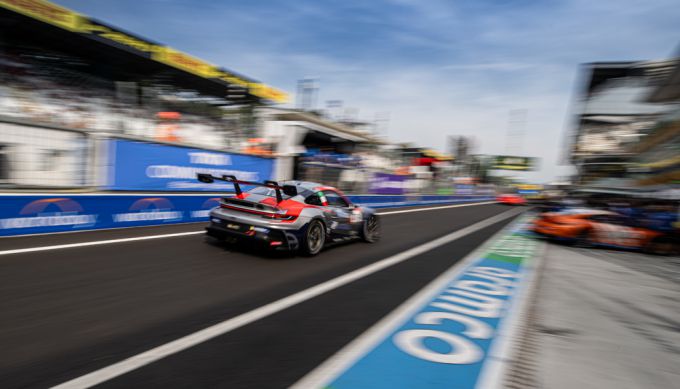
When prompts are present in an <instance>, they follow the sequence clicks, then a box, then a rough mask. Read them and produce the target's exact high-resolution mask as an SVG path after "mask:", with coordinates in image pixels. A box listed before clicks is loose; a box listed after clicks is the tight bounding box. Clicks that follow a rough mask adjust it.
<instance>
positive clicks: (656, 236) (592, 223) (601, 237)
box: [531, 209, 678, 254]
mask: <svg viewBox="0 0 680 389" xmlns="http://www.w3.org/2000/svg"><path fill="white" fill-rule="evenodd" d="M531 230H532V231H533V232H535V233H537V234H539V235H542V236H545V237H548V238H553V239H555V240H562V241H567V242H571V243H575V244H577V245H579V246H584V247H589V246H606V247H615V248H624V249H636V250H643V251H646V252H651V253H655V254H673V253H675V252H677V249H678V247H677V243H676V241H675V239H674V237H673V236H671V235H670V234H667V233H664V232H660V231H655V230H652V229H649V228H644V227H639V226H636V223H635V222H634V221H632V220H631V219H630V218H628V217H625V216H623V215H620V214H618V213H615V212H610V211H601V210H593V209H571V210H566V211H561V212H546V213H542V214H540V215H539V216H538V217H537V218H536V219H535V220H534V221H533V225H532V227H531Z"/></svg>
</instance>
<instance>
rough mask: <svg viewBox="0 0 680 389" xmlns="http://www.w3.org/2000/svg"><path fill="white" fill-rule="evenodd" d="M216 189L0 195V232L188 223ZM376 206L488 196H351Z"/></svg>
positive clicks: (208, 205)
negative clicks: (171, 192)
mask: <svg viewBox="0 0 680 389" xmlns="http://www.w3.org/2000/svg"><path fill="white" fill-rule="evenodd" d="M219 198H220V195H219V194H214V193H213V194H205V195H199V194H186V195H182V194H167V195H165V194H153V195H151V194H150V195H117V194H82V195H78V194H52V195H41V196H15V195H1V196H0V236H13V235H25V234H42V233H51V232H68V231H81V230H97V229H105V228H124V227H138V226H152V225H164V224H174V223H191V222H202V221H207V220H208V212H209V211H210V209H212V208H214V207H216V206H217V205H218V201H219ZM349 198H350V201H352V202H354V203H357V204H365V205H367V206H371V207H375V208H387V207H400V206H409V205H426V204H441V203H456V202H468V201H484V200H489V199H490V198H488V197H481V196H415V197H414V196H376V195H373V196H370V195H363V196H362V195H359V196H349Z"/></svg>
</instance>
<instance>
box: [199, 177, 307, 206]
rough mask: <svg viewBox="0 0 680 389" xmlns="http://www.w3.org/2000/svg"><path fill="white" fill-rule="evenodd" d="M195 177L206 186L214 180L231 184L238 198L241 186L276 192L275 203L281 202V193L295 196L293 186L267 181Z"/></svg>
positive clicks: (295, 191) (295, 192)
mask: <svg viewBox="0 0 680 389" xmlns="http://www.w3.org/2000/svg"><path fill="white" fill-rule="evenodd" d="M196 176H197V178H198V180H199V181H201V182H204V183H206V184H212V183H213V182H215V180H218V181H226V182H231V183H232V184H234V191H235V192H236V195H237V196H240V195H241V193H243V191H241V185H253V186H265V187H267V188H272V189H274V190H275V191H276V202H277V203H280V202H282V201H283V195H281V192H283V193H284V194H285V195H287V196H291V197H293V196H297V188H296V187H295V185H279V183H278V182H276V181H269V180H267V181H265V182H252V181H243V180H239V179H237V178H236V176H228V175H224V176H222V177H215V176H213V175H211V174H207V173H198V174H197V175H196Z"/></svg>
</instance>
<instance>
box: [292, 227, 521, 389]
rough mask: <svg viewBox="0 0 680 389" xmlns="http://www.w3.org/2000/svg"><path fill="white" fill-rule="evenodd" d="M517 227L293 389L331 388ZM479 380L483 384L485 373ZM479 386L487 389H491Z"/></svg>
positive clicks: (468, 257) (481, 248)
mask: <svg viewBox="0 0 680 389" xmlns="http://www.w3.org/2000/svg"><path fill="white" fill-rule="evenodd" d="M514 227H516V222H513V223H511V224H510V225H508V226H506V227H505V228H503V229H501V230H500V231H498V232H497V233H495V234H494V235H493V236H491V237H490V238H488V239H487V240H486V241H485V242H484V243H482V244H481V245H479V246H478V247H477V248H476V249H475V250H473V251H472V252H471V253H469V254H468V255H466V256H465V258H463V259H462V260H460V261H458V262H456V263H455V264H453V266H451V267H450V268H449V269H447V270H446V271H445V272H444V273H442V274H441V275H439V276H438V277H437V278H435V279H434V280H433V281H430V283H429V284H427V285H425V286H424V287H423V288H422V289H421V290H419V291H418V292H416V294H414V295H413V296H411V297H410V298H409V299H408V300H406V301H405V302H404V303H402V304H401V305H400V306H398V307H397V308H396V309H394V310H393V311H392V312H390V313H389V314H388V315H387V316H385V317H383V318H382V319H381V320H380V321H379V322H378V323H376V324H374V325H373V326H372V327H370V328H369V329H368V330H366V331H365V332H364V333H362V334H361V335H359V336H358V337H357V338H354V340H352V341H351V342H350V343H349V344H347V345H346V346H345V347H343V348H342V349H340V350H339V351H337V352H336V353H335V354H334V355H332V356H331V357H330V358H328V359H327V360H326V361H324V362H322V363H321V365H319V366H317V367H316V368H315V369H314V370H312V371H311V372H309V373H307V375H305V376H304V377H302V378H301V379H300V380H299V381H297V382H296V383H295V384H293V385H292V386H291V387H290V388H291V389H312V388H326V387H329V386H328V385H330V384H331V383H332V381H333V380H335V379H336V378H338V377H339V376H340V375H341V374H342V373H344V372H345V371H346V370H347V369H349V368H350V366H352V365H353V364H354V363H355V362H357V361H358V360H360V359H361V358H362V357H363V356H364V355H366V354H368V353H369V352H370V351H371V350H372V349H374V348H375V347H376V346H377V345H378V344H379V343H380V342H381V341H383V339H385V338H387V337H388V336H389V334H390V333H391V332H393V331H394V330H395V328H397V327H398V326H399V325H401V324H402V323H404V322H405V321H406V320H407V319H408V318H409V317H412V316H413V315H414V314H415V313H416V312H417V311H418V310H419V309H421V308H422V307H424V306H425V305H427V303H428V302H429V301H431V300H432V299H433V298H434V297H435V296H436V295H437V293H440V292H441V290H442V289H444V287H445V286H446V285H447V284H448V283H450V282H451V280H453V279H455V278H456V276H458V274H460V273H462V272H463V271H465V270H466V269H467V268H468V267H469V266H470V264H472V263H474V262H475V261H476V260H478V259H479V258H480V256H481V255H482V254H483V253H485V252H486V251H487V250H488V249H490V248H491V246H492V245H493V244H494V243H495V242H496V241H497V240H498V238H499V237H501V236H503V235H505V234H507V233H508V232H509V231H511V230H512V229H513V228H514ZM514 301H516V300H514ZM507 321H508V320H505V321H504V323H505V322H507ZM495 343H497V342H495ZM489 362H490V358H489V361H487V362H486V364H485V365H484V366H486V365H488V364H489ZM494 378H498V375H495V376H494ZM479 381H481V374H480V379H479ZM487 382H489V383H491V382H492V380H488V381H487ZM493 382H496V381H493ZM477 387H479V388H487V387H489V386H477ZM494 387H496V386H494Z"/></svg>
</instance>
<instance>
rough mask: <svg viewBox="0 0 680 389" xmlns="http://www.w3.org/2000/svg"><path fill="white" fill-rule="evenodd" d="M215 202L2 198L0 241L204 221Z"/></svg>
mask: <svg viewBox="0 0 680 389" xmlns="http://www.w3.org/2000/svg"><path fill="white" fill-rule="evenodd" d="M219 199H220V198H219V197H218V196H217V195H211V196H206V195H195V196H191V195H190V196H172V197H170V196H139V195H136V196H135V195H129V196H127V195H125V196H115V195H113V196H111V195H110V196H100V195H99V196H98V195H84V196H2V197H1V198H0V200H1V201H2V206H0V236H9V235H24V234H42V233H50V232H67V231H80V230H93V229H102V228H122V227H137V226H150V225H162V224H173V223H189V222H198V221H205V220H207V219H208V212H209V211H210V209H212V208H214V207H216V206H217V205H218V203H219Z"/></svg>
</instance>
